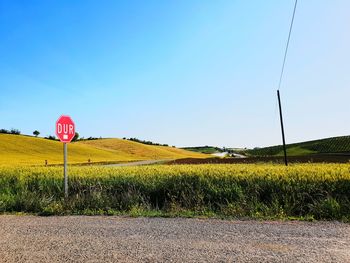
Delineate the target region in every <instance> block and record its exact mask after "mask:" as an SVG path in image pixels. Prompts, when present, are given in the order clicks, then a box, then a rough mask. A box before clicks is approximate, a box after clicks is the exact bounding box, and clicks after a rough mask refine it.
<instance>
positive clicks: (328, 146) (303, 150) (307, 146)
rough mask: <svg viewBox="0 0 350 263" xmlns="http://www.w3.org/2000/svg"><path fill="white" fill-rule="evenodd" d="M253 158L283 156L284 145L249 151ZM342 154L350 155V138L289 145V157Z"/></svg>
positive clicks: (335, 138) (344, 137) (334, 138)
mask: <svg viewBox="0 0 350 263" xmlns="http://www.w3.org/2000/svg"><path fill="white" fill-rule="evenodd" d="M247 153H248V154H249V155H253V156H282V155H283V147H282V145H277V146H271V147H264V148H255V149H251V150H247ZM333 153H336V154H341V153H350V136H339V137H331V138H326V139H320V140H313V141H306V142H300V143H293V144H287V154H288V155H289V156H302V155H310V154H333Z"/></svg>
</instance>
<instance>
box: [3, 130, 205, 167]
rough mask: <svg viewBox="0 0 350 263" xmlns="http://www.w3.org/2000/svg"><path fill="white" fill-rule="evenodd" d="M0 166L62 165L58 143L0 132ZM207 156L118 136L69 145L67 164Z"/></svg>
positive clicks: (61, 146)
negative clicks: (116, 137) (122, 138)
mask: <svg viewBox="0 0 350 263" xmlns="http://www.w3.org/2000/svg"><path fill="white" fill-rule="evenodd" d="M0 149H1V151H0V165H10V166H13V165H43V164H45V160H47V161H48V164H49V165H51V164H62V162H63V145H62V143H60V142H57V141H53V140H47V139H43V138H35V137H31V136H22V135H10V134H0ZM188 157H196V158H203V157H207V156H206V155H204V154H199V153H194V152H190V151H185V150H181V149H177V148H172V147H166V146H151V145H144V144H141V143H137V142H130V141H126V140H121V139H99V140H94V141H78V142H74V143H70V144H69V146H68V161H69V163H87V162H88V160H90V161H91V162H92V163H94V162H128V161H138V160H160V159H178V158H188Z"/></svg>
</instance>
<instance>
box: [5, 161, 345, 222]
mask: <svg viewBox="0 0 350 263" xmlns="http://www.w3.org/2000/svg"><path fill="white" fill-rule="evenodd" d="M62 177H63V176H62V168H60V167H22V168H11V167H1V168H0V212H4V213H16V212H24V213H37V214H42V215H51V214H58V215H63V214H106V215H108V214H129V215H132V216H139V215H148V216H177V215H180V216H187V217H192V216H210V217H213V216H215V217H250V218H281V219H288V218H296V219H307V220H310V219H332V220H334V219H337V220H343V221H349V220H350V195H349V193H350V166H349V164H298V165H291V166H290V167H284V166H283V165H272V164H251V165H246V164H244V165H237V164H235V165H174V166H167V165H154V166H141V167H117V168H106V167H70V168H69V186H70V188H69V192H70V195H69V198H68V199H64V198H63V184H62V181H63V178H62Z"/></svg>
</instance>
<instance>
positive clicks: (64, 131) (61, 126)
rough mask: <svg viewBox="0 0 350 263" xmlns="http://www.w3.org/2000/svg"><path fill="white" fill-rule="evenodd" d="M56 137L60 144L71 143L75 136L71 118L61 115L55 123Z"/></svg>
mask: <svg viewBox="0 0 350 263" xmlns="http://www.w3.org/2000/svg"><path fill="white" fill-rule="evenodd" d="M56 135H57V137H58V138H59V139H60V141H61V142H65V143H67V142H71V140H72V139H73V138H74V135H75V124H74V122H73V120H72V119H71V117H69V116H66V115H62V116H61V117H59V118H58V120H57V121H56Z"/></svg>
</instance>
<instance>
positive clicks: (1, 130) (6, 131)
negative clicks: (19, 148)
mask: <svg viewBox="0 0 350 263" xmlns="http://www.w3.org/2000/svg"><path fill="white" fill-rule="evenodd" d="M0 133H10V132H9V130H6V129H0Z"/></svg>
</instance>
